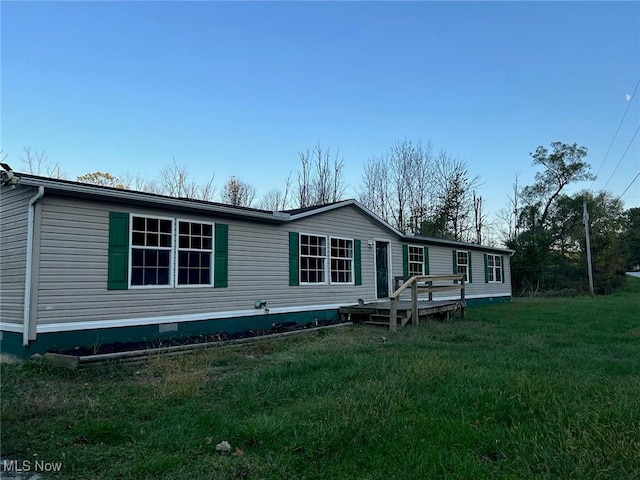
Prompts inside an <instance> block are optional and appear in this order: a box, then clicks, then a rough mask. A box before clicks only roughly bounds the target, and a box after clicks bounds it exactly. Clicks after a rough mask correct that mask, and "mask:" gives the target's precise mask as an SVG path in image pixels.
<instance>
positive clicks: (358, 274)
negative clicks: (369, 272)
mask: <svg viewBox="0 0 640 480" xmlns="http://www.w3.org/2000/svg"><path fill="white" fill-rule="evenodd" d="M353 247H354V250H353V268H354V269H355V282H356V285H362V253H361V251H360V240H354V241H353Z"/></svg>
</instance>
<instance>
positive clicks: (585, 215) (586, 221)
mask: <svg viewBox="0 0 640 480" xmlns="http://www.w3.org/2000/svg"><path fill="white" fill-rule="evenodd" d="M583 207H584V209H583V210H584V211H583V214H582V217H583V218H584V231H585V234H586V236H587V270H588V271H589V295H591V296H592V297H593V269H592V268H591V238H590V236H589V212H588V211H587V198H586V197H585V199H584V204H583Z"/></svg>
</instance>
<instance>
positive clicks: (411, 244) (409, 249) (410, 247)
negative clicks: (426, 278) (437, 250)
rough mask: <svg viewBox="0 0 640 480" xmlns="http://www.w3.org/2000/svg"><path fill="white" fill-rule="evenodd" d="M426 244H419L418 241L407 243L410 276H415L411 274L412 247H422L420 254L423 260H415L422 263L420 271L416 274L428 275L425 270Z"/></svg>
mask: <svg viewBox="0 0 640 480" xmlns="http://www.w3.org/2000/svg"><path fill="white" fill-rule="evenodd" d="M425 246H426V245H419V244H416V243H408V244H407V271H408V272H409V276H410V277H412V276H413V275H411V249H412V248H418V249H420V255H421V256H422V262H413V263H420V273H418V274H414V275H426V273H425V272H424V247H425Z"/></svg>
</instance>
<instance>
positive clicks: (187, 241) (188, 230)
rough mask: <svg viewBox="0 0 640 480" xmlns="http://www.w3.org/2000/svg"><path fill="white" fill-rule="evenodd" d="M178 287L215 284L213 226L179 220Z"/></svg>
mask: <svg viewBox="0 0 640 480" xmlns="http://www.w3.org/2000/svg"><path fill="white" fill-rule="evenodd" d="M177 236H178V241H177V247H178V262H177V263H178V264H177V269H178V274H177V276H176V286H180V287H182V286H211V285H212V284H213V262H212V259H213V224H212V223H208V222H193V221H189V220H178V232H177Z"/></svg>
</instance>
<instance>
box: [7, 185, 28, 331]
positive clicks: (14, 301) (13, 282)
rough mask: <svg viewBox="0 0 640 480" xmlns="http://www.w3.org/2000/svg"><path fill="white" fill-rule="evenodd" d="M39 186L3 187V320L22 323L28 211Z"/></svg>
mask: <svg viewBox="0 0 640 480" xmlns="http://www.w3.org/2000/svg"><path fill="white" fill-rule="evenodd" d="M35 193H36V189H34V188H24V187H17V188H11V187H1V188H0V322H6V323H12V324H20V325H22V323H23V322H22V317H23V311H24V280H25V268H26V258H27V215H28V208H29V200H30V199H31V197H33V195H35Z"/></svg>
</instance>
